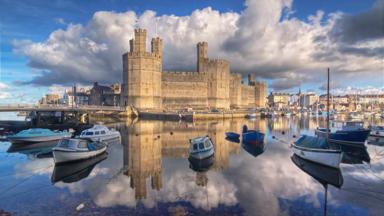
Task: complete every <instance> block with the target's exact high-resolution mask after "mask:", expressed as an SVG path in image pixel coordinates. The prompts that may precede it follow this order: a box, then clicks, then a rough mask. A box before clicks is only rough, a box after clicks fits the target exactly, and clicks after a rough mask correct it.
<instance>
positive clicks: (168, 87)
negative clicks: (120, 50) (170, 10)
mask: <svg viewBox="0 0 384 216" xmlns="http://www.w3.org/2000/svg"><path fill="white" fill-rule="evenodd" d="M146 38H147V32H146V30H144V29H136V30H135V38H134V39H131V40H130V41H129V45H130V49H129V52H127V53H125V54H123V84H122V93H121V105H122V106H128V105H133V106H134V107H136V108H137V109H139V110H140V109H154V110H159V109H165V110H167V109H182V108H187V107H191V108H194V109H211V108H218V109H233V108H248V107H265V104H266V83H265V81H263V82H258V81H255V79H254V77H253V76H252V75H248V83H247V84H246V85H245V84H243V83H242V76H241V74H239V73H231V72H230V68H229V62H228V61H227V60H224V59H210V58H208V43H207V42H200V43H198V44H197V68H196V69H197V71H194V72H184V71H172V72H168V71H163V69H162V49H163V43H162V40H161V39H160V38H158V37H157V38H152V40H151V52H147V50H146Z"/></svg>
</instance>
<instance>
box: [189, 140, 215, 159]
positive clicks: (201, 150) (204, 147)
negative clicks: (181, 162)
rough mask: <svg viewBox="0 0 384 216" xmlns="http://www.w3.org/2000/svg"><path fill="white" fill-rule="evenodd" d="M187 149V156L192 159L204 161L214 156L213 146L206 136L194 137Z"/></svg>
mask: <svg viewBox="0 0 384 216" xmlns="http://www.w3.org/2000/svg"><path fill="white" fill-rule="evenodd" d="M189 142H190V147H189V156H190V157H191V158H194V159H199V160H201V159H204V158H208V157H211V156H213V155H214V153H215V151H214V149H213V144H212V140H211V138H209V137H208V136H202V137H196V138H193V139H191V140H189Z"/></svg>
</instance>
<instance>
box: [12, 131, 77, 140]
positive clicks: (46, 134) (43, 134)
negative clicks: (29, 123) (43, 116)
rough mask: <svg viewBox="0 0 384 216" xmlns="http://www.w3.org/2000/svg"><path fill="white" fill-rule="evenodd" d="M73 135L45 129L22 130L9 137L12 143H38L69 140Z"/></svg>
mask: <svg viewBox="0 0 384 216" xmlns="http://www.w3.org/2000/svg"><path fill="white" fill-rule="evenodd" d="M71 136H72V134H71V133H69V132H67V131H52V130H49V129H45V128H31V129H28V130H22V131H20V132H19V133H17V134H15V135H10V136H7V139H9V140H10V141H11V142H12V143H36V142H47V141H54V140H60V139H63V138H69V137H71Z"/></svg>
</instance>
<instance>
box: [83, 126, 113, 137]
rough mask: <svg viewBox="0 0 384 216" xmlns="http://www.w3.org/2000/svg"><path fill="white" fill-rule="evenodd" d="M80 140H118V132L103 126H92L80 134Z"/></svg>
mask: <svg viewBox="0 0 384 216" xmlns="http://www.w3.org/2000/svg"><path fill="white" fill-rule="evenodd" d="M79 137H80V138H88V139H91V140H93V141H107V140H113V139H120V132H119V131H116V130H110V129H109V128H108V127H106V126H104V125H94V126H93V127H91V128H89V129H86V130H84V131H82V132H81V134H80V136H79Z"/></svg>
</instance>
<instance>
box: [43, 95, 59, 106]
mask: <svg viewBox="0 0 384 216" xmlns="http://www.w3.org/2000/svg"><path fill="white" fill-rule="evenodd" d="M59 103H60V96H59V95H58V94H46V95H45V96H44V97H43V98H41V99H40V101H39V104H41V105H47V104H59Z"/></svg>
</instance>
